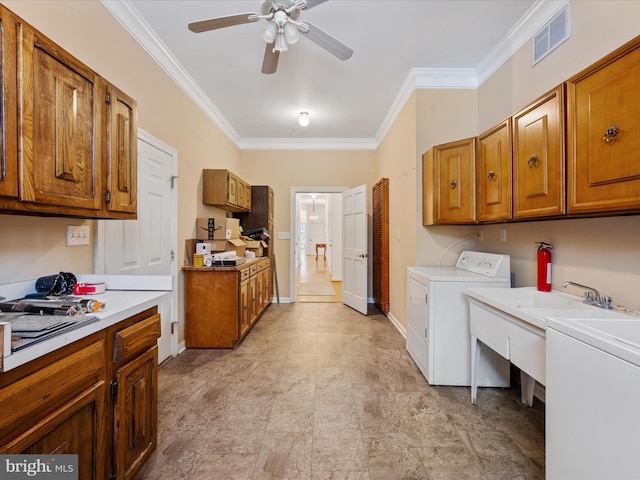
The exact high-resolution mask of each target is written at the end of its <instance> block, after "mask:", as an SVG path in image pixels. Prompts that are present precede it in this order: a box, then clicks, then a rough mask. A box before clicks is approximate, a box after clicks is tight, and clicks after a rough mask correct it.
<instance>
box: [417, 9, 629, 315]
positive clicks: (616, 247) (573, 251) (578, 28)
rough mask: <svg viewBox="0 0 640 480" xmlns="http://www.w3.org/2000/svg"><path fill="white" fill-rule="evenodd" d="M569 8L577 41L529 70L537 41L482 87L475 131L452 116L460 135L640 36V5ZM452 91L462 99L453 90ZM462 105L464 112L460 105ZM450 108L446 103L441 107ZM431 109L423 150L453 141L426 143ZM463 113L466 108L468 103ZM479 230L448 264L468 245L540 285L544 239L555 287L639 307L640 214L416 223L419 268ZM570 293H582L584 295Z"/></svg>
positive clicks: (521, 282) (425, 112) (424, 115)
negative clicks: (505, 259)
mask: <svg viewBox="0 0 640 480" xmlns="http://www.w3.org/2000/svg"><path fill="white" fill-rule="evenodd" d="M570 8H571V38H570V39H569V40H568V41H566V42H565V43H564V44H563V45H561V46H560V47H559V48H558V49H557V50H556V51H555V52H553V53H551V54H550V55H549V56H548V57H546V58H545V59H544V60H542V61H541V62H540V63H538V64H537V65H536V66H534V67H532V66H531V44H530V43H527V44H526V45H525V46H524V47H522V48H521V49H520V50H519V51H518V52H517V53H516V54H515V55H514V56H513V57H512V58H511V59H510V60H509V61H508V62H507V63H506V64H505V65H504V66H502V67H501V68H500V69H499V71H497V72H496V73H495V74H494V75H492V76H491V77H490V78H489V79H488V80H487V81H486V82H485V83H484V84H483V85H482V86H481V87H480V88H479V89H478V90H477V104H476V105H477V107H475V108H477V117H476V118H477V128H475V129H474V128H473V125H469V126H468V127H469V128H466V129H463V131H460V128H459V125H458V124H456V122H452V121H451V118H450V117H449V125H450V126H451V128H452V131H453V132H455V138H464V137H465V136H473V135H476V134H478V133H481V132H483V131H485V130H486V129H488V128H489V127H491V126H492V125H494V124H496V123H498V122H500V121H501V120H503V119H504V118H506V117H508V116H510V115H512V114H513V113H516V112H517V111H518V110H519V109H521V108H523V107H524V106H526V105H527V104H529V103H530V102H532V101H533V100H535V99H536V98H537V97H539V96H541V95H542V94H544V93H545V92H547V91H549V90H551V89H552V88H553V87H555V86H556V85H558V84H560V83H562V82H563V81H564V80H566V79H568V78H569V77H571V76H572V75H574V74H576V73H578V72H579V71H580V70H582V69H583V68H586V67H587V66H589V65H590V64H591V63H593V62H595V61H596V60H598V59H600V58H601V57H603V56H604V55H606V54H607V53H609V52H611V51H613V50H615V49H616V48H617V47H619V46H620V45H622V44H623V43H625V42H627V41H628V40H631V39H632V38H633V37H635V36H636V35H638V33H640V30H639V29H638V22H637V19H638V18H640V2H637V1H606V2H605V1H584V0H580V1H572V2H571V5H570ZM418 93H419V96H418V98H419V99H420V98H421V96H422V95H425V96H431V95H434V94H435V96H436V97H437V100H440V99H441V93H440V92H434V91H429V90H426V91H420V92H418ZM449 94H450V95H453V96H456V97H457V96H459V95H460V93H457V92H455V91H453V92H449ZM470 103H473V99H470ZM456 105H457V106H458V107H460V104H459V103H456ZM447 109H448V107H446V106H445V107H444V108H441V109H439V110H447ZM473 109H474V106H473V105H469V106H468V113H469V114H472V113H473ZM432 110H433V109H432V108H431V106H430V104H429V103H424V104H423V103H422V102H420V101H419V102H418V119H419V120H418V121H419V122H420V120H421V119H423V120H424V122H425V123H426V124H428V125H429V127H426V126H425V133H424V138H425V142H424V143H422V144H421V143H420V140H421V138H422V133H423V132H422V128H420V127H419V128H418V152H420V151H423V150H426V149H427V148H429V147H430V146H431V145H434V144H437V143H443V142H447V141H450V140H452V138H451V134H450V133H451V132H443V131H439V132H437V134H435V135H431V136H429V138H428V139H427V138H426V137H427V134H426V131H427V130H429V129H431V128H432V125H433V123H436V122H435V121H434V120H433V119H432V118H431V115H430V112H431V111H432ZM460 110H462V111H464V106H462V108H460ZM442 118H443V119H444V118H445V116H444V115H443V117H442ZM459 118H461V117H459ZM419 191H420V190H419ZM418 208H420V203H419V199H418ZM418 223H419V222H418ZM501 228H506V229H507V242H506V243H504V242H501V241H500V240H499V238H500V229H501ZM477 230H483V231H484V238H485V240H484V241H483V242H476V241H469V242H467V243H464V244H462V245H460V246H457V247H455V248H454V249H452V250H453V251H452V253H450V254H448V255H447V256H446V259H447V260H448V262H447V261H445V262H444V263H445V264H447V263H448V264H452V263H453V262H454V261H455V258H456V254H457V253H458V252H459V251H460V250H462V249H464V248H477V249H478V250H483V251H490V252H497V253H506V254H510V255H511V263H512V270H513V271H514V272H515V274H516V284H517V286H531V285H535V284H536V246H535V244H534V242H536V241H546V242H550V243H552V244H554V245H555V249H554V250H553V288H554V289H561V284H562V282H564V281H566V280H571V281H575V282H579V283H583V284H586V285H589V286H593V287H595V288H597V289H598V290H600V292H601V293H606V294H609V295H611V296H612V297H613V299H614V302H615V303H619V304H624V305H626V306H630V307H632V308H634V309H636V310H640V300H639V299H638V294H637V290H638V285H640V248H639V247H638V241H637V239H638V237H639V234H640V217H639V216H626V217H609V218H593V219H573V220H556V221H539V222H528V223H517V224H512V223H510V224H506V225H485V226H479V227H478V228H475V227H462V226H460V227H427V228H424V227H420V226H418V229H417V239H418V240H417V252H416V260H417V263H418V264H420V265H433V264H435V263H436V262H437V261H438V258H436V257H439V256H440V253H441V251H442V248H443V247H446V245H447V242H448V241H450V240H452V239H455V238H464V237H465V236H467V235H469V234H473V233H474V232H475V231H477ZM443 231H444V232H445V235H446V242H445V241H440V242H439V241H438V236H439V234H440V233H441V232H443ZM454 237H455V238H454ZM572 293H575V294H578V295H580V294H581V293H580V292H579V291H578V290H573V291H572Z"/></svg>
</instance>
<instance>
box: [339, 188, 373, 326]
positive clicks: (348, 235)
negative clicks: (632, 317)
mask: <svg viewBox="0 0 640 480" xmlns="http://www.w3.org/2000/svg"><path fill="white" fill-rule="evenodd" d="M342 238H343V242H342V265H343V268H342V303H344V304H345V305H347V306H348V307H351V308H353V309H354V310H357V311H358V312H360V313H362V314H364V315H366V314H367V283H368V282H367V279H368V275H367V265H368V260H367V256H368V254H367V186H366V185H360V186H359V187H355V188H352V189H350V190H349V191H347V192H345V193H344V194H343V197H342Z"/></svg>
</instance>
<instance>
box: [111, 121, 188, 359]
mask: <svg viewBox="0 0 640 480" xmlns="http://www.w3.org/2000/svg"><path fill="white" fill-rule="evenodd" d="M176 168H177V152H176V151H175V150H174V149H172V148H171V147H169V146H167V145H165V144H163V143H162V142H160V141H159V140H157V139H155V138H153V137H151V136H149V135H147V134H145V133H144V132H139V134H138V219H137V220H107V221H104V222H102V223H103V232H104V234H103V236H102V238H103V247H102V248H103V250H104V273H105V274H108V275H171V276H172V278H173V282H172V285H173V292H172V295H170V296H169V297H168V298H167V299H166V300H165V301H164V302H163V303H162V304H161V305H159V309H160V314H161V317H162V335H161V337H160V340H159V341H158V360H159V361H160V362H162V361H163V360H165V359H166V358H168V357H169V356H170V355H176V354H177V353H178V347H177V345H178V342H177V335H178V333H177V329H174V328H172V323H174V322H176V323H177V319H178V316H177V295H176V285H177V281H176V279H177V270H176V265H175V264H176V262H175V259H174V256H175V249H176V244H175V243H176V233H175V232H176V220H177V218H176V217H177V214H176V211H177V208H176V201H177V187H176V186H175V182H174V180H175V178H176V177H173V175H174V172H175V170H176ZM141 287H143V286H141Z"/></svg>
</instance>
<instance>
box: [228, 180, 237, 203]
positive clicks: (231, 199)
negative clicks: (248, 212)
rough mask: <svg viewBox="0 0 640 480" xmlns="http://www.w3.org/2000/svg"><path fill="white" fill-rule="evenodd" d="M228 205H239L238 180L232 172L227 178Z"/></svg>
mask: <svg viewBox="0 0 640 480" xmlns="http://www.w3.org/2000/svg"><path fill="white" fill-rule="evenodd" d="M227 203H229V204H231V205H238V179H237V178H236V176H235V175H234V174H233V173H231V172H229V174H228V176H227Z"/></svg>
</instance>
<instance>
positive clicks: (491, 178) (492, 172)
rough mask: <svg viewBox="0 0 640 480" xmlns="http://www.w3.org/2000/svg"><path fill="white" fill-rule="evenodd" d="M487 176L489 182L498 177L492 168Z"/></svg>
mask: <svg viewBox="0 0 640 480" xmlns="http://www.w3.org/2000/svg"><path fill="white" fill-rule="evenodd" d="M487 178H488V179H489V181H490V182H494V181H495V180H496V178H498V176H497V175H496V172H494V171H493V170H489V175H487Z"/></svg>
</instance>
